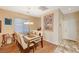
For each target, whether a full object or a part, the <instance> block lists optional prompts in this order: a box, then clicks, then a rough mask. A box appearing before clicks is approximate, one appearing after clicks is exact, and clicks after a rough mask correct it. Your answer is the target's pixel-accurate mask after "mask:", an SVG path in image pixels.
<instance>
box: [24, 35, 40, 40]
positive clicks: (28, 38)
mask: <svg viewBox="0 0 79 59" xmlns="http://www.w3.org/2000/svg"><path fill="white" fill-rule="evenodd" d="M24 37H25V38H26V39H27V40H33V39H36V38H40V36H37V35H34V36H24Z"/></svg>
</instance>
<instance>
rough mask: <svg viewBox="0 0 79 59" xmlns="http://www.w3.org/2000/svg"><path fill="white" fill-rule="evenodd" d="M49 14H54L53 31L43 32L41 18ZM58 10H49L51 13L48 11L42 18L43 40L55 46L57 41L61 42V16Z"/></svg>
mask: <svg viewBox="0 0 79 59" xmlns="http://www.w3.org/2000/svg"><path fill="white" fill-rule="evenodd" d="M50 12H52V13H54V19H53V20H54V21H53V25H52V27H53V31H46V30H44V27H43V25H44V24H43V16H44V15H46V14H49V13H50ZM60 13H61V12H60V10H59V9H56V10H51V11H48V12H46V13H45V14H44V15H43V16H42V22H41V23H42V25H41V26H42V32H43V36H44V39H45V40H47V41H49V42H51V43H53V44H56V45H58V44H59V40H61V39H62V38H61V36H60V32H61V31H60V29H59V28H61V25H60V20H61V19H60V18H61V17H60V16H59V15H62V14H60Z"/></svg>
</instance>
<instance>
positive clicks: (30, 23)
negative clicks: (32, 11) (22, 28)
mask: <svg viewBox="0 0 79 59" xmlns="http://www.w3.org/2000/svg"><path fill="white" fill-rule="evenodd" d="M24 24H27V25H33V24H34V23H33V22H24Z"/></svg>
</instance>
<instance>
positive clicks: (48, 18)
mask: <svg viewBox="0 0 79 59" xmlns="http://www.w3.org/2000/svg"><path fill="white" fill-rule="evenodd" d="M53 20H54V14H53V13H51V14H48V15H45V16H44V30H48V31H53Z"/></svg>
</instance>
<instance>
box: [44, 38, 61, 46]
mask: <svg viewBox="0 0 79 59" xmlns="http://www.w3.org/2000/svg"><path fill="white" fill-rule="evenodd" d="M44 40H45V39H44ZM45 41H47V42H49V43H51V44H55V45H59V43H56V42H53V41H50V40H47V39H46V40H45Z"/></svg>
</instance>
